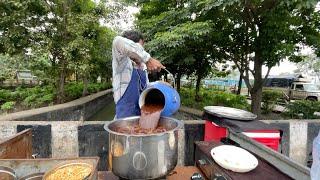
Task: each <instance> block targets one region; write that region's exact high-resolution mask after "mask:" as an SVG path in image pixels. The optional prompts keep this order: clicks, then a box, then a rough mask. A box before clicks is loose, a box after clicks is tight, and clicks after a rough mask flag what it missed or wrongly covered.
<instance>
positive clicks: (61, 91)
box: [57, 60, 66, 104]
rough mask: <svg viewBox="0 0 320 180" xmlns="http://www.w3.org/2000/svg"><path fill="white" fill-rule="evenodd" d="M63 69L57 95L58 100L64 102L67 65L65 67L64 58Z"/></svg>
mask: <svg viewBox="0 0 320 180" xmlns="http://www.w3.org/2000/svg"><path fill="white" fill-rule="evenodd" d="M61 61H62V62H61V70H60V75H59V80H58V83H57V88H58V96H57V102H58V103H59V104H60V103H63V102H64V100H65V99H64V98H65V97H64V81H65V78H66V67H65V62H64V60H61Z"/></svg>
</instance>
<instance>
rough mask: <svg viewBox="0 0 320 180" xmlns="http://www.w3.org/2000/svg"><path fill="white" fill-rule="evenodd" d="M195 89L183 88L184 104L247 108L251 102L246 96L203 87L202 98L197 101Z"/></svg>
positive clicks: (182, 98)
mask: <svg viewBox="0 0 320 180" xmlns="http://www.w3.org/2000/svg"><path fill="white" fill-rule="evenodd" d="M195 95H196V94H195V90H193V89H188V88H181V90H180V96H181V102H182V105H184V106H188V107H192V108H196V109H200V110H203V107H204V106H226V107H233V108H238V109H244V110H247V109H248V107H249V104H248V102H247V100H246V97H245V96H241V95H235V94H230V93H227V92H223V91H214V90H210V89H201V90H200V92H199V95H200V97H201V98H200V99H199V100H198V101H195Z"/></svg>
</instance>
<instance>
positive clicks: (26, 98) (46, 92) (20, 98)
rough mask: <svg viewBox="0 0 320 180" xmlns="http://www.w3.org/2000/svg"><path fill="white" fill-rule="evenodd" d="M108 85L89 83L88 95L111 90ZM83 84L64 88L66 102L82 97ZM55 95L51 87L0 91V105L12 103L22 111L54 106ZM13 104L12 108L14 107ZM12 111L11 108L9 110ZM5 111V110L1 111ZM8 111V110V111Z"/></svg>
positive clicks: (74, 84) (4, 105)
mask: <svg viewBox="0 0 320 180" xmlns="http://www.w3.org/2000/svg"><path fill="white" fill-rule="evenodd" d="M111 87H112V85H111V84H110V83H99V84H97V83H90V84H89V85H88V89H89V93H90V94H92V93H96V92H99V91H102V90H105V89H109V88H111ZM82 91H83V83H77V82H72V83H69V84H67V85H66V86H65V92H66V99H67V100H68V101H71V100H74V99H77V98H80V97H82ZM56 96H57V94H56V93H55V89H54V87H53V86H51V85H46V86H35V87H33V88H23V87H17V88H16V89H15V90H6V89H1V90H0V104H2V105H3V107H4V108H6V107H9V106H10V105H11V104H12V103H11V102H15V104H18V105H20V106H19V107H21V108H22V109H28V108H37V107H42V106H47V105H52V104H54V102H55V100H56ZM15 104H13V105H12V106H14V105H15ZM10 109H12V108H10ZM3 110H5V109H3ZM8 110H9V109H8Z"/></svg>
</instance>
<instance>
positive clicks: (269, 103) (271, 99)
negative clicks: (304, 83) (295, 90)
mask: <svg viewBox="0 0 320 180" xmlns="http://www.w3.org/2000/svg"><path fill="white" fill-rule="evenodd" d="M281 97H282V93H281V92H279V91H273V90H264V91H262V102H263V104H262V110H263V111H262V112H263V113H264V114H268V113H270V112H272V110H273V108H274V107H275V105H276V103H277V101H278V99H279V98H281Z"/></svg>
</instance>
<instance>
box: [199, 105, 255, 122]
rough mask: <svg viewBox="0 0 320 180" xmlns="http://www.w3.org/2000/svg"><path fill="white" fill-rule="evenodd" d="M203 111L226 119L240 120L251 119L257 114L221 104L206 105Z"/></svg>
mask: <svg viewBox="0 0 320 180" xmlns="http://www.w3.org/2000/svg"><path fill="white" fill-rule="evenodd" d="M204 111H205V112H206V113H208V114H211V115H214V116H217V117H220V118H227V119H234V120H240V121H252V120H255V119H256V118H257V115H255V114H253V113H251V112H248V111H244V110H241V109H236V108H230V107H223V106H206V107H204Z"/></svg>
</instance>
